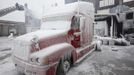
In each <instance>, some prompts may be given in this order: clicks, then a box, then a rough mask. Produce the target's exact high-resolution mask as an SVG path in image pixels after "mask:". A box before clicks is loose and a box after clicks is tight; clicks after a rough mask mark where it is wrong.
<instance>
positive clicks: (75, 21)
mask: <svg viewBox="0 0 134 75" xmlns="http://www.w3.org/2000/svg"><path fill="white" fill-rule="evenodd" d="M79 27H80V17H79V16H73V17H72V20H71V28H75V29H77V28H79Z"/></svg>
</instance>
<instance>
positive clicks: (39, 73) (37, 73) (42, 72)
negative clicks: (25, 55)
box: [13, 57, 48, 75]
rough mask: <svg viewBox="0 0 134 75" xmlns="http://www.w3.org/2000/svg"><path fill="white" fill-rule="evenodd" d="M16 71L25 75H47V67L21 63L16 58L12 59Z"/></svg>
mask: <svg viewBox="0 0 134 75" xmlns="http://www.w3.org/2000/svg"><path fill="white" fill-rule="evenodd" d="M13 60H14V63H15V66H16V68H17V70H18V71H19V72H21V73H24V74H26V75H47V74H46V71H47V70H48V66H39V65H33V64H31V63H28V62H25V61H22V60H21V59H19V58H17V57H13Z"/></svg>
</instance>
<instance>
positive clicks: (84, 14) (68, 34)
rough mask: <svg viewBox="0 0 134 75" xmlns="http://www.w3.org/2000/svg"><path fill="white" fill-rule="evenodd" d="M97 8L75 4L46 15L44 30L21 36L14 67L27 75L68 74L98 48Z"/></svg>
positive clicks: (15, 53) (15, 42)
mask: <svg viewBox="0 0 134 75" xmlns="http://www.w3.org/2000/svg"><path fill="white" fill-rule="evenodd" d="M93 22H94V7H93V4H92V3H88V2H81V1H80V2H75V3H71V4H66V5H64V6H63V7H55V8H53V9H51V10H48V11H46V12H45V15H44V16H43V18H42V25H41V28H40V30H38V31H35V32H31V33H27V34H25V35H21V36H19V37H17V38H16V39H15V41H14V48H13V49H14V53H13V60H14V64H15V66H16V68H17V70H18V71H19V72H22V73H25V74H26V75H65V74H66V72H68V71H69V69H70V67H71V66H72V65H73V64H75V63H78V62H79V61H81V60H82V59H83V58H84V57H86V56H87V55H88V54H89V53H91V52H92V51H94V50H95V48H97V44H96V43H95V42H93Z"/></svg>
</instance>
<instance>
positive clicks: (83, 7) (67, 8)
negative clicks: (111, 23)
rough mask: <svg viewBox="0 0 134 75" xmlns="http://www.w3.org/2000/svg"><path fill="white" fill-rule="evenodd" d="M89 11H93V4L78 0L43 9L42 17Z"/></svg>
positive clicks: (87, 12) (88, 12)
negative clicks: (77, 0)
mask: <svg viewBox="0 0 134 75" xmlns="http://www.w3.org/2000/svg"><path fill="white" fill-rule="evenodd" d="M91 11H92V12H94V6H93V4H92V3H89V2H83V1H79V2H75V3H70V4H66V5H63V6H60V7H55V8H53V9H50V10H48V11H45V12H44V18H46V17H55V16H66V15H73V14H75V13H77V12H80V13H86V14H90V12H91Z"/></svg>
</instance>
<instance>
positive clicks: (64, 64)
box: [56, 59, 71, 75]
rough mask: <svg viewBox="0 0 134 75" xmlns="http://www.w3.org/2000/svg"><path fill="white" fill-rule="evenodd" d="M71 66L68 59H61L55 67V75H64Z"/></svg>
mask: <svg viewBox="0 0 134 75" xmlns="http://www.w3.org/2000/svg"><path fill="white" fill-rule="evenodd" d="M70 66H71V62H70V60H69V59H61V61H60V62H59V65H58V67H57V71H56V75H66V73H67V72H68V71H69V69H70Z"/></svg>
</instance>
